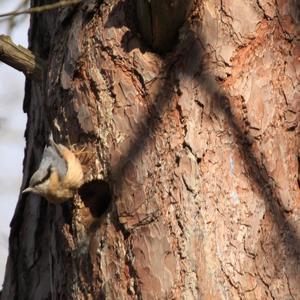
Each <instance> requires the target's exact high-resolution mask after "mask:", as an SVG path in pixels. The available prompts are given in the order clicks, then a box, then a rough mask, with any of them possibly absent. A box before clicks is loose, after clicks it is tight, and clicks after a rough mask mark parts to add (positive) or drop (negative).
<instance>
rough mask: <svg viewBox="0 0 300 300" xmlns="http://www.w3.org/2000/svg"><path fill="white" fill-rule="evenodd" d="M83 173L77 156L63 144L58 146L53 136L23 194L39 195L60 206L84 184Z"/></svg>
mask: <svg viewBox="0 0 300 300" xmlns="http://www.w3.org/2000/svg"><path fill="white" fill-rule="evenodd" d="M83 178H84V176H83V171H82V166H81V163H80V161H79V159H78V158H77V157H76V155H75V154H74V153H73V152H72V151H71V150H69V149H68V148H67V147H66V146H64V145H62V144H56V143H55V142H54V140H53V136H52V134H50V137H49V146H47V145H46V146H45V148H44V152H43V156H42V160H41V162H40V165H39V167H38V169H37V171H36V172H35V173H34V174H33V175H32V177H31V178H30V181H29V186H28V187H27V188H26V189H24V190H23V192H22V193H28V192H32V193H35V194H38V195H40V196H42V197H44V198H46V200H48V201H49V202H50V203H53V204H60V203H63V202H66V201H67V200H69V199H71V198H73V197H74V195H75V194H76V192H77V190H78V189H79V188H80V186H81V185H82V184H83V183H84V180H83Z"/></svg>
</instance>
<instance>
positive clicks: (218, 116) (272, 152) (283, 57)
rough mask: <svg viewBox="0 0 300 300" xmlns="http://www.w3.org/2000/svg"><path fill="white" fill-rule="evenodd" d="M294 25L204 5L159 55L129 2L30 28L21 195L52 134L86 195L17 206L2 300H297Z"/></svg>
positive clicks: (245, 10) (286, 19)
mask: <svg viewBox="0 0 300 300" xmlns="http://www.w3.org/2000/svg"><path fill="white" fill-rule="evenodd" d="M32 2H33V4H35V5H38V4H41V2H43V1H37V0H36V1H32ZM45 2H46V1H45ZM299 15H300V13H299V4H297V1H296V0H294V1H293V0H285V1H281V0H279V1H273V0H272V1H267V0H258V1H255V0H249V1H234V0H223V1H217V0H211V1H200V0H197V1H195V3H194V8H193V10H192V12H191V15H190V16H189V18H188V20H187V21H186V22H185V24H184V25H183V26H182V27H181V29H180V33H179V38H178V40H177V41H175V42H174V46H173V47H172V49H171V50H170V52H168V53H167V54H163V55H158V54H155V53H154V52H152V50H151V49H150V48H147V47H148V46H147V44H146V43H145V42H144V41H143V39H142V37H141V35H140V34H139V33H138V29H137V28H138V26H137V23H136V20H137V18H136V14H135V2H134V1H129V0H128V1H102V2H101V1H83V2H82V3H81V4H79V5H77V6H75V7H69V8H64V9H60V10H59V11H52V12H47V13H43V14H40V15H38V16H34V17H33V18H32V22H31V30H30V41H31V49H32V50H33V51H34V52H35V53H36V54H38V55H39V56H40V57H41V58H43V59H45V60H47V61H48V70H47V72H46V74H45V75H44V80H43V82H42V83H40V84H39V83H36V82H34V81H27V85H26V87H27V88H26V96H25V102H24V110H25V111H26V112H27V114H28V124H27V130H26V139H27V147H26V153H25V159H24V178H23V185H22V188H24V187H26V185H27V184H28V180H29V178H30V176H31V175H32V173H33V172H34V171H35V170H36V168H37V166H38V163H39V161H40V159H41V154H42V151H43V148H44V145H45V142H46V141H47V138H48V134H49V132H50V131H52V132H53V134H54V139H55V140H56V142H59V143H62V144H64V145H66V146H68V147H69V148H73V149H75V150H76V151H79V152H80V150H81V149H83V148H84V150H83V151H82V153H81V154H80V155H79V158H80V160H81V162H82V165H83V168H84V173H85V182H86V183H85V185H84V186H83V187H82V188H81V189H80V191H79V195H77V196H76V197H75V199H74V201H69V202H67V203H65V204H63V205H56V206H55V205H52V204H48V203H47V202H46V200H44V199H43V198H41V197H38V196H35V195H33V194H30V195H20V199H19V202H18V206H17V208H16V212H15V216H14V218H13V220H12V223H11V226H12V227H11V235H10V249H9V258H8V262H7V267H6V275H5V282H4V287H3V291H2V297H1V299H2V300H3V299H31V300H34V299H38V300H41V299H147V300H148V299H285V300H287V299H297V298H298V299H299V295H300V285H299V282H300V253H299V252H300V224H299V208H300V190H299V184H300V178H299V170H300V166H299V164H300V152H299V123H298V122H299V110H300V105H299V95H300V89H299V77H300V73H299V68H300V61H299V53H300V48H299V40H297V37H299Z"/></svg>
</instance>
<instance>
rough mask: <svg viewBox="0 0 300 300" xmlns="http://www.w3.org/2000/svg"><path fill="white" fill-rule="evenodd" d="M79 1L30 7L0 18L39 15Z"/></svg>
mask: <svg viewBox="0 0 300 300" xmlns="http://www.w3.org/2000/svg"><path fill="white" fill-rule="evenodd" d="M81 1H82V0H63V1H59V2H56V3H53V4H47V5H42V6H36V7H31V8H28V9H24V10H20V11H12V12H8V13H5V14H0V17H9V16H17V15H21V14H33V13H41V12H45V11H49V10H53V9H56V8H61V7H65V6H68V5H74V4H77V3H79V2H81Z"/></svg>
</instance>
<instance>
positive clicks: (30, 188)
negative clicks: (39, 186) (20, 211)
mask: <svg viewBox="0 0 300 300" xmlns="http://www.w3.org/2000/svg"><path fill="white" fill-rule="evenodd" d="M32 191H33V188H32V187H30V186H29V187H28V188H26V189H25V190H23V192H22V194H24V193H29V192H32Z"/></svg>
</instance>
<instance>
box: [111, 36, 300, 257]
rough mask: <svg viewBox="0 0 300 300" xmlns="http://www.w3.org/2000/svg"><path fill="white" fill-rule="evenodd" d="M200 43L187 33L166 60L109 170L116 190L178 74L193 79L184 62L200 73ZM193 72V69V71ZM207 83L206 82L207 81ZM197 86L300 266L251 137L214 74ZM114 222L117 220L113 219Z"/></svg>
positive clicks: (299, 244) (292, 234)
mask: <svg viewBox="0 0 300 300" xmlns="http://www.w3.org/2000/svg"><path fill="white" fill-rule="evenodd" d="M202 40H203V39H202V38H201V37H200V38H199V37H196V36H195V35H194V34H193V33H192V32H189V37H188V38H187V39H186V41H185V43H184V45H179V46H178V47H177V49H176V50H175V51H174V52H173V54H170V55H169V56H167V57H166V58H165V62H166V65H165V68H164V70H162V73H165V74H166V79H165V83H164V85H163V87H162V88H161V91H160V93H159V95H158V96H157V97H156V99H155V101H154V102H153V103H152V104H151V106H150V108H149V111H148V114H147V116H145V118H144V120H142V122H141V123H140V124H139V126H140V125H141V124H144V125H143V126H141V128H142V129H141V130H140V134H139V135H137V136H135V138H134V140H133V141H132V143H131V145H130V149H129V150H128V152H127V153H126V154H125V155H124V158H123V159H121V161H120V162H119V163H118V164H117V165H116V166H115V167H114V168H113V169H112V170H111V177H112V179H113V182H114V185H115V186H121V185H122V182H123V179H124V175H125V174H124V173H125V170H126V167H127V166H128V165H127V163H128V162H129V161H132V160H135V159H136V158H137V157H138V155H139V154H140V153H141V152H142V151H143V149H144V147H145V145H146V143H147V140H148V139H149V138H150V136H151V135H155V134H156V132H157V129H158V127H159V125H160V121H161V117H162V115H163V114H164V113H165V112H166V111H167V108H168V104H169V103H170V102H171V101H172V98H173V96H174V90H175V89H174V87H176V85H177V84H178V80H177V74H178V73H180V72H182V74H186V75H187V76H194V75H195V73H194V74H192V73H190V72H189V70H188V68H185V67H184V61H185V60H187V59H189V60H192V61H194V62H197V64H198V69H199V72H201V70H202V69H203V68H204V67H205V63H204V62H203V59H202V57H203V48H202V47H201V46H200V45H201V44H202V43H201V41H202ZM195 49H197V51H195ZM193 69H194V68H193ZM207 79H208V80H207ZM199 85H200V86H202V87H203V89H204V90H205V91H206V92H207V93H208V94H209V96H210V98H211V101H212V103H213V104H214V105H216V107H218V108H219V110H220V112H221V113H223V114H224V116H225V117H226V122H227V124H228V125H229V126H230V128H231V130H232V132H233V133H234V138H235V141H236V144H237V146H238V149H239V152H240V155H241V157H242V159H243V161H244V163H245V168H246V171H247V172H248V174H249V178H250V180H251V181H252V183H254V185H255V186H256V188H257V190H258V193H259V195H260V196H261V198H262V199H263V200H264V202H265V205H266V207H267V209H268V210H269V211H270V213H271V215H272V218H273V220H274V223H275V224H276V225H277V228H278V230H279V232H280V233H281V235H282V237H283V243H284V245H285V246H286V247H287V249H288V250H289V253H291V254H292V255H293V257H295V258H296V259H297V261H298V262H300V239H299V237H298V236H297V234H296V229H295V227H294V226H293V225H292V224H291V223H290V222H289V221H288V220H287V218H286V216H285V214H284V212H283V208H282V205H281V199H280V197H279V195H278V192H277V191H276V190H275V188H274V186H273V184H272V182H271V180H270V177H269V175H268V173H267V170H266V169H265V167H264V166H263V165H262V164H261V163H260V162H259V160H258V159H257V157H256V156H255V154H254V153H253V151H252V149H251V140H252V137H251V135H250V134H248V135H247V136H246V135H245V134H244V133H243V130H242V128H241V127H240V125H239V121H238V120H237V118H236V116H235V115H234V114H233V112H232V110H231V106H230V102H229V99H228V97H227V95H226V93H225V92H224V91H220V86H218V84H217V83H216V81H215V79H214V76H213V74H206V80H205V81H202V80H199ZM116 219H118V218H117V216H116ZM116 221H117V223H118V225H119V226H120V229H121V230H122V231H123V232H124V234H126V235H127V234H128V233H127V232H126V229H125V228H124V227H123V225H122V224H121V223H119V220H116Z"/></svg>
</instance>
